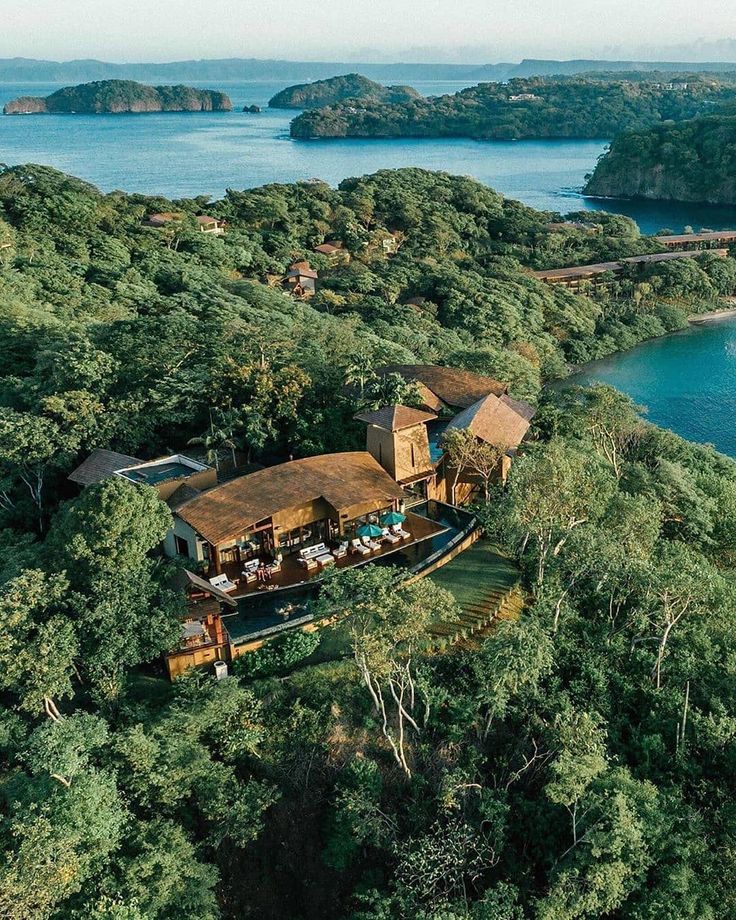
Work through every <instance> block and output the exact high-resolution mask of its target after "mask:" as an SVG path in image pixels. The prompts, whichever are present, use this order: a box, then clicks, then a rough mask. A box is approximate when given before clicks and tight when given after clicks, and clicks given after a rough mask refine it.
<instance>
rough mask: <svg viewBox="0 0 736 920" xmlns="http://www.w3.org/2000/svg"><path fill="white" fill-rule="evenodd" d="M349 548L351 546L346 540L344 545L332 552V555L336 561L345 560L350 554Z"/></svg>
mask: <svg viewBox="0 0 736 920" xmlns="http://www.w3.org/2000/svg"><path fill="white" fill-rule="evenodd" d="M349 546H350V544H349V543H348V541H347V540H346V541H345V542H344V543H341V544H340V545H339V546H338V547H337V549H333V550H332V555H333V556H334V557H335V559H344V558H345V556H347V554H348V547H349Z"/></svg>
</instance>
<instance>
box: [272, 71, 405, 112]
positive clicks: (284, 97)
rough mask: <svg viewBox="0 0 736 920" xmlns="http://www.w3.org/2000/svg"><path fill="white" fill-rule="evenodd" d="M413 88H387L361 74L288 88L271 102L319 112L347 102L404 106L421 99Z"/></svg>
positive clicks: (279, 107) (288, 107)
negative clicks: (326, 107) (356, 100)
mask: <svg viewBox="0 0 736 920" xmlns="http://www.w3.org/2000/svg"><path fill="white" fill-rule="evenodd" d="M421 98H422V97H421V94H420V93H418V92H417V91H416V90H415V89H413V88H412V87H411V86H383V85H382V84H381V83H375V82H374V81H373V80H369V79H368V77H363V76H361V75H360V74H359V73H348V74H344V75H343V76H339V77H329V79H327V80H317V81H316V82H314V83H299V84H297V85H296V86H288V87H287V88H286V89H283V90H281V92H280V93H276V95H275V96H273V97H272V98H271V99H270V100H269V103H268V105H269V107H270V108H272V109H316V108H322V107H323V106H326V105H335V104H336V103H339V102H344V101H345V100H347V99H360V100H363V101H370V102H388V103H402V102H407V101H408V100H411V99H421Z"/></svg>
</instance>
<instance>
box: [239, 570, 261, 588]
mask: <svg viewBox="0 0 736 920" xmlns="http://www.w3.org/2000/svg"><path fill="white" fill-rule="evenodd" d="M241 575H242V578H243V581H244V582H245V583H246V585H250V584H252V583H253V582H254V581H257V580H258V576H257V575H256V573H255V570H254V569H243V571H242V573H241Z"/></svg>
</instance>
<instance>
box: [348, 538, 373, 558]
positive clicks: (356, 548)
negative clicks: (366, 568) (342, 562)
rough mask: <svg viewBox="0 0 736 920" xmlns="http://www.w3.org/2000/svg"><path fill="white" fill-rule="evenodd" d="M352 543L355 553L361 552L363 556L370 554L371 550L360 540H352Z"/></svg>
mask: <svg viewBox="0 0 736 920" xmlns="http://www.w3.org/2000/svg"><path fill="white" fill-rule="evenodd" d="M350 545H351V546H352V548H353V552H354V553H360V555H361V556H370V554H371V551H370V550H369V549H368V547H367V546H363V544H362V543H361V542H360V540H351V541H350Z"/></svg>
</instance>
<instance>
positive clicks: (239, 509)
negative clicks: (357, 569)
mask: <svg viewBox="0 0 736 920" xmlns="http://www.w3.org/2000/svg"><path fill="white" fill-rule="evenodd" d="M405 498H406V494H405V492H404V491H403V489H402V488H401V487H400V486H399V485H398V484H397V483H396V482H395V481H394V480H393V479H392V478H391V476H389V475H388V474H387V473H386V471H385V470H384V469H383V468H382V467H381V466H380V465H379V464H378V463H377V462H376V460H375V459H374V458H373V457H371V455H370V454H368V453H366V452H364V451H351V452H347V453H340V454H328V455H324V456H319V457H309V458H306V459H303V460H294V461H290V462H288V463H283V464H280V465H278V466H274V467H269V468H267V469H263V470H258V471H257V472H255V473H251V474H249V475H247V476H241V477H239V478H238V479H235V480H232V481H230V482H227V483H224V484H223V485H220V486H217V487H215V488H213V489H209V490H207V491H206V492H202V493H200V494H198V495H195V496H194V497H188V498H186V499H185V500H184V501H183V502H182V503H181V504H178V505H177V506H176V507H174V508H173V509H172V510H173V511H174V520H175V523H174V528H173V530H172V532H171V533H170V535H169V537H168V538H167V543H166V550H167V553H168V554H169V555H179V556H187V557H189V558H191V559H195V560H197V561H198V562H200V563H201V565H202V567H203V568H204V569H205V573H206V577H207V578H208V579H209V580H211V581H212V583H213V584H216V585H217V586H218V587H220V588H221V589H222V590H224V591H227V592H228V593H229V594H230V595H231V596H233V597H241V596H246V595H249V594H254V593H258V592H261V591H268V590H274V589H278V588H286V587H292V586H294V585H298V584H302V583H304V582H309V581H310V580H312V579H314V578H315V577H317V576H319V575H320V573H322V572H323V571H324V570H325V569H326V568H329V567H332V566H337V567H345V566H352V565H357V564H360V563H363V562H368V561H371V560H375V559H378V558H381V557H384V556H387V555H389V554H391V553H397V552H399V551H400V550H406V548H407V547H409V546H412V545H414V544H416V543H417V542H420V541H425V540H427V539H429V538H431V537H433V536H435V535H437V534H440V533H442V532H443V531H444V530H445V529H446V528H445V527H444V526H443V525H442V524H441V523H439V522H437V521H433V520H430V519H429V518H428V517H425V516H422V515H418V514H415V513H411V512H407V511H405V510H404V499H405Z"/></svg>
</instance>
